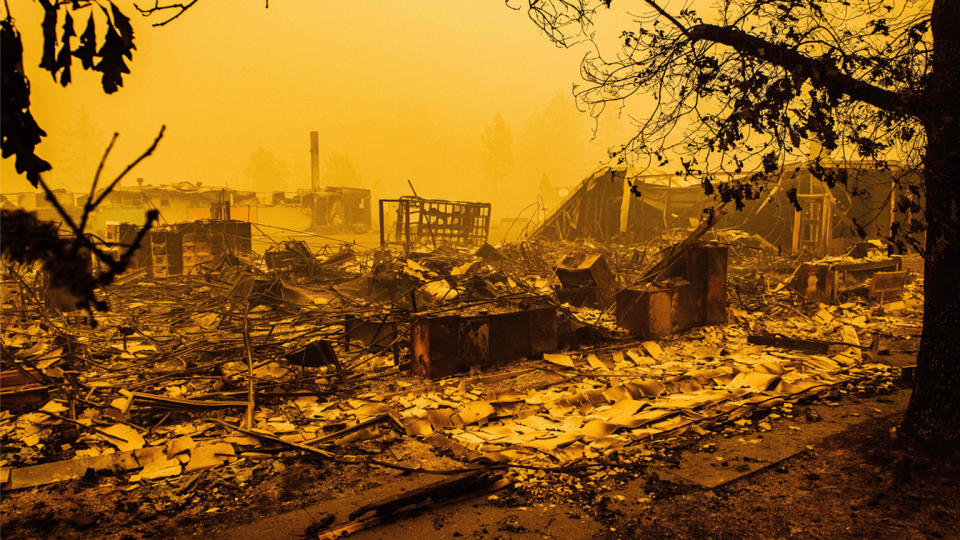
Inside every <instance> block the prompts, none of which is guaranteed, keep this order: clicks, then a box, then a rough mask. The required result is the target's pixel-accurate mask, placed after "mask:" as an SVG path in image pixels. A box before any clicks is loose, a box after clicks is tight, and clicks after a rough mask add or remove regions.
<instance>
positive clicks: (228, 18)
mask: <svg viewBox="0 0 960 540" xmlns="http://www.w3.org/2000/svg"><path fill="white" fill-rule="evenodd" d="M10 4H11V5H10V8H11V10H12V13H13V16H14V18H15V20H16V24H17V27H18V28H19V30H20V32H21V34H22V36H23V40H24V46H25V52H24V64H25V66H26V69H27V71H28V76H29V77H30V80H31V84H32V99H33V112H34V115H35V117H36V118H37V120H38V122H39V123H40V125H41V126H42V127H43V128H44V129H45V130H46V131H47V134H48V136H47V137H46V138H45V139H44V141H43V143H42V144H41V145H40V146H39V150H38V153H39V154H40V155H41V156H42V157H44V158H46V159H47V160H49V161H50V162H51V163H52V164H53V166H54V170H53V171H51V172H49V173H47V175H46V176H45V178H47V180H48V181H49V182H50V184H51V185H53V186H54V187H66V188H69V189H71V190H73V191H85V190H86V189H87V188H88V186H89V183H90V181H91V179H92V177H93V174H94V171H95V169H96V166H97V163H98V161H99V158H100V155H101V153H102V151H103V149H104V148H105V147H106V145H107V143H108V142H109V139H110V136H111V134H112V133H113V132H114V131H116V132H119V133H120V138H119V140H118V142H117V144H116V146H115V147H114V150H113V153H112V154H111V156H110V159H109V161H108V163H107V168H106V171H105V173H106V174H105V176H107V177H109V176H111V173H112V174H116V173H117V172H118V171H119V170H121V169H122V167H123V166H124V165H126V164H127V163H128V162H129V161H130V160H132V159H133V158H134V157H136V156H137V155H139V153H140V152H142V151H143V150H144V149H145V148H146V147H147V146H148V145H149V143H150V142H151V140H152V139H153V137H154V136H155V135H156V133H157V131H158V130H159V128H160V126H161V125H166V126H167V132H166V136H165V137H164V139H163V141H162V142H161V143H160V146H159V148H158V149H157V151H156V152H155V154H154V155H153V156H151V157H150V158H149V159H148V160H146V161H144V162H143V163H142V164H141V165H140V166H139V167H138V168H137V169H136V170H135V171H134V172H133V173H132V174H131V175H130V178H129V180H127V181H125V183H127V184H133V183H134V182H135V181H136V178H138V177H141V178H143V179H144V181H145V182H146V183H148V184H167V183H173V182H181V181H190V182H202V183H203V185H211V186H212V185H216V186H221V185H222V186H229V187H234V188H239V189H257V190H278V191H279V190H285V191H294V190H297V189H306V188H308V187H309V185H310V178H309V174H310V173H309V169H310V167H309V153H308V151H309V135H308V134H309V132H310V131H311V130H316V131H318V132H319V134H320V161H321V174H327V177H326V178H327V180H328V181H330V182H331V183H332V184H334V185H335V184H336V182H337V181H338V180H339V179H340V178H341V177H338V176H337V174H336V171H328V170H327V169H335V168H337V167H334V166H333V165H330V164H331V163H335V162H338V163H341V164H342V163H343V162H344V161H346V162H348V163H349V165H350V167H351V168H352V170H353V172H355V173H356V174H355V176H351V177H350V178H351V180H350V181H351V182H354V183H358V184H359V185H361V186H364V187H368V188H371V189H373V190H374V197H396V196H400V195H404V194H408V193H409V187H408V186H407V180H408V179H409V180H411V181H412V182H413V184H414V186H415V187H416V189H417V191H418V192H419V194H420V195H422V196H427V197H439V198H450V199H466V200H478V199H484V200H491V201H492V202H493V203H494V208H495V210H494V211H495V213H502V212H515V211H517V210H519V209H520V208H522V207H523V206H524V205H525V204H528V203H529V202H532V201H534V200H536V193H537V186H538V185H540V183H541V181H542V179H543V178H544V176H546V178H547V180H548V182H549V183H550V184H552V185H555V186H570V185H573V184H575V183H576V182H577V181H579V180H580V179H582V178H583V177H585V176H587V175H588V174H589V172H590V171H591V170H592V169H594V168H595V167H597V166H598V165H600V164H602V163H604V162H606V161H607V159H608V158H607V153H606V150H607V148H608V147H609V146H611V145H613V144H615V143H616V142H618V141H619V140H621V139H622V138H623V137H624V135H625V134H626V133H628V131H629V123H628V122H627V121H626V120H625V119H620V118H618V117H617V116H616V114H615V113H611V114H609V115H606V116H605V118H604V119H603V120H602V121H601V123H600V129H599V131H598V133H597V134H596V137H594V133H593V127H594V123H593V120H592V119H590V118H589V116H587V115H586V114H584V113H580V112H578V111H576V109H575V105H574V100H573V98H572V87H573V85H574V84H575V83H577V82H578V71H579V62H580V59H581V57H582V56H583V55H584V54H585V53H586V52H587V49H586V45H584V46H580V47H574V48H572V49H560V48H557V47H556V46H554V45H553V44H552V43H551V42H550V41H549V40H548V39H547V38H546V37H545V36H544V35H542V33H541V32H540V31H539V29H538V28H537V27H536V26H535V25H534V24H533V23H532V22H531V21H530V20H529V19H528V18H527V14H526V11H525V10H512V9H510V8H509V7H508V6H505V5H504V3H503V2H495V1H489V2H481V1H470V2H441V1H420V2H412V1H391V2H372V1H358V2H318V1H311V2H308V1H289V0H288V1H275V2H271V3H270V6H269V8H264V3H263V2H258V1H242V2H237V1H232V2H227V1H224V0H200V1H199V2H198V3H197V4H196V5H195V6H194V7H192V8H191V9H190V10H189V11H187V12H186V13H185V14H184V15H183V16H182V17H180V18H179V19H177V20H175V21H173V22H171V23H170V24H168V25H166V26H164V27H161V28H154V27H152V26H151V23H153V22H157V21H158V20H161V19H157V18H143V17H141V16H139V14H137V12H136V10H135V9H134V8H133V5H132V3H127V2H117V4H118V6H119V7H120V8H121V9H122V10H123V11H124V12H125V13H127V14H128V16H130V18H131V20H132V22H133V24H134V31H135V36H136V46H137V50H136V51H135V53H134V57H133V60H132V61H131V62H130V63H129V64H130V69H131V73H130V74H129V75H127V76H125V77H124V86H123V88H121V89H120V91H118V92H117V93H115V94H113V95H105V94H104V93H103V91H102V90H101V88H100V85H99V78H98V77H97V75H99V74H97V73H91V72H83V71H82V70H80V69H79V67H78V66H75V68H76V69H74V70H73V71H74V83H73V84H71V85H70V86H68V87H67V88H61V87H60V86H59V85H57V84H56V83H55V82H54V81H53V80H51V77H50V75H49V73H46V72H43V71H42V70H40V69H39V68H38V67H37V64H38V63H39V60H40V46H41V39H40V19H41V15H42V9H41V7H40V5H39V4H38V3H37V2H30V1H18V2H10ZM155 17H156V16H155ZM85 21H86V15H83V16H82V17H79V18H77V20H76V21H75V25H76V26H77V27H78V28H80V25H81V24H83V23H85ZM605 33H607V34H610V35H616V34H617V33H618V30H616V29H612V28H607V29H605ZM498 114H499V115H500V116H501V117H502V119H503V124H504V125H505V127H506V130H507V132H508V133H509V139H508V140H509V152H508V153H509V155H508V156H507V157H505V158H503V159H504V160H505V161H506V162H507V164H508V165H509V167H508V168H507V172H506V173H504V174H506V175H507V177H506V178H504V179H503V181H500V182H498V183H496V184H495V187H494V188H491V184H490V183H489V182H487V181H486V178H487V177H486V176H485V173H484V153H485V151H486V150H485V146H484V142H483V133H484V131H485V130H487V129H488V128H489V127H490V126H491V125H493V124H494V118H495V116H496V115H498ZM501 157H502V156H501ZM341 168H342V167H341ZM264 176H266V177H268V178H269V181H264V179H263V177H264ZM2 177H3V186H2V188H3V191H5V192H11V191H26V190H29V189H30V187H29V185H28V184H27V183H26V181H25V180H24V179H23V178H22V177H20V176H18V175H16V174H15V172H14V169H13V162H12V159H6V160H3V164H2ZM498 209H499V210H500V212H498V211H497V210H498Z"/></svg>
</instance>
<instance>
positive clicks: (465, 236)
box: [380, 197, 490, 251]
mask: <svg viewBox="0 0 960 540" xmlns="http://www.w3.org/2000/svg"><path fill="white" fill-rule="evenodd" d="M489 234H490V203H479V202H464V201H446V200H442V199H423V198H420V197H401V198H399V199H381V200H380V245H381V246H383V247H386V246H388V245H391V244H394V245H401V246H403V248H404V250H406V251H410V250H412V249H414V248H416V247H418V246H429V247H432V248H437V247H440V246H443V245H446V246H454V247H476V246H481V245H483V244H484V243H486V241H487V236H488V235H489Z"/></svg>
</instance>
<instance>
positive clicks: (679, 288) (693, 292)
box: [615, 244, 727, 338]
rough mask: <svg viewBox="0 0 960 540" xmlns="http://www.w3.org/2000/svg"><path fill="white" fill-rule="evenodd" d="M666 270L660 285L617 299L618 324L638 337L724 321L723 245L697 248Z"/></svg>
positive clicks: (637, 289) (675, 259)
mask: <svg viewBox="0 0 960 540" xmlns="http://www.w3.org/2000/svg"><path fill="white" fill-rule="evenodd" d="M668 258H673V260H672V262H671V263H670V264H669V265H668V266H667V267H666V268H665V269H664V271H663V273H662V275H661V278H662V280H661V281H658V282H657V283H651V284H647V285H644V286H640V287H632V288H627V289H624V290H621V291H620V292H618V293H617V295H616V298H615V299H616V304H615V314H616V318H617V325H618V326H620V327H621V328H623V329H625V330H627V331H628V332H630V334H631V335H633V336H635V337H639V338H654V337H663V336H666V335H669V334H671V333H673V332H678V331H682V330H685V329H687V328H692V327H694V326H705V325H711V324H724V323H726V321H727V247H726V246H720V245H713V244H698V245H694V246H691V247H688V248H687V249H685V250H684V251H683V252H682V253H680V254H679V255H678V256H675V257H670V256H669V255H668Z"/></svg>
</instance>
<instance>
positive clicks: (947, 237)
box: [903, 0, 960, 442]
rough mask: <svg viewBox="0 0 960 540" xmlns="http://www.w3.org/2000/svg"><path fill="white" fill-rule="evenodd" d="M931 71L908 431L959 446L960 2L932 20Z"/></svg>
mask: <svg viewBox="0 0 960 540" xmlns="http://www.w3.org/2000/svg"><path fill="white" fill-rule="evenodd" d="M931 16H932V17H931V19H932V30H933V45H934V50H933V63H932V69H931V73H930V79H929V84H928V87H927V88H928V89H929V90H928V91H927V93H926V96H924V97H925V99H924V101H925V102H926V103H927V104H928V106H929V107H930V109H929V112H926V113H925V114H924V115H923V122H924V125H925V128H926V134H927V149H926V157H925V160H924V175H925V178H924V180H925V184H926V221H927V240H926V250H927V253H926V260H925V262H924V284H923V285H924V302H923V307H924V314H923V337H922V338H921V341H920V350H919V353H918V355H917V368H916V376H915V379H914V381H915V382H914V391H913V395H912V397H911V399H910V405H909V406H908V407H907V414H906V417H905V418H904V423H903V429H904V431H905V432H906V433H908V434H911V435H914V436H917V437H920V438H922V439H930V440H939V441H944V442H950V441H954V442H955V441H960V2H955V1H951V0H937V1H936V2H935V3H934V6H933V11H932V13H931Z"/></svg>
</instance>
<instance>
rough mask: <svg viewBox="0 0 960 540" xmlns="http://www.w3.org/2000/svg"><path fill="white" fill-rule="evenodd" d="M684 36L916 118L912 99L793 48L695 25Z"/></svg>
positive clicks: (726, 29)
mask: <svg viewBox="0 0 960 540" xmlns="http://www.w3.org/2000/svg"><path fill="white" fill-rule="evenodd" d="M687 36H688V37H689V38H690V40H691V41H694V42H696V41H711V42H713V43H721V44H723V45H727V46H729V47H732V48H733V49H734V50H736V51H737V52H739V53H741V54H745V55H748V56H752V57H754V58H759V59H761V60H764V61H766V62H769V63H771V64H773V65H776V66H779V67H782V68H784V69H786V70H788V71H791V72H793V73H795V74H798V75H801V76H802V77H805V78H808V79H810V80H811V81H812V82H813V83H814V84H815V85H817V86H820V87H824V88H826V89H828V90H831V91H833V92H837V93H842V94H846V95H848V96H850V97H851V98H853V99H856V100H858V101H862V102H864V103H869V104H870V105H873V106H875V107H877V108H879V109H883V110H886V111H891V112H902V113H906V114H911V115H913V116H920V112H921V107H920V106H919V104H918V103H917V102H916V101H915V100H914V99H913V98H912V97H909V96H904V95H902V94H900V93H897V92H893V91H891V90H886V89H884V88H880V87H877V86H874V85H872V84H870V83H867V82H864V81H861V80H859V79H856V78H854V77H851V76H850V75H847V74H845V73H842V72H841V71H840V70H838V69H837V67H836V66H835V65H834V64H833V63H832V62H830V61H827V60H824V59H817V58H810V57H808V56H804V55H803V54H800V53H799V52H797V50H796V49H794V48H791V47H787V46H785V45H780V44H777V43H771V42H769V41H767V40H765V39H761V38H758V37H756V36H753V35H750V34H748V33H746V32H744V31H742V30H740V29H737V28H732V27H724V26H717V25H713V24H698V25H696V26H694V27H692V28H690V30H689V31H688V33H687Z"/></svg>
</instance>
